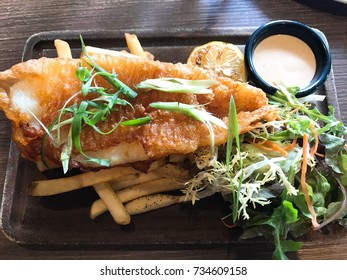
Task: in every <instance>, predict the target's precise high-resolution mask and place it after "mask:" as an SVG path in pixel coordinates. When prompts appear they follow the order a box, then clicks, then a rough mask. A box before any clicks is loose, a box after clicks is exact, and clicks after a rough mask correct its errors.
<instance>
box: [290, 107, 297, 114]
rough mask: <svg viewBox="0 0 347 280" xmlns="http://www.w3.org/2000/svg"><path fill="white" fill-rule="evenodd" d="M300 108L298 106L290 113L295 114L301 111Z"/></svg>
mask: <svg viewBox="0 0 347 280" xmlns="http://www.w3.org/2000/svg"><path fill="white" fill-rule="evenodd" d="M299 110H300V107H296V108H295V109H293V110H291V111H290V112H289V114H294V113H296V112H297V111H299Z"/></svg>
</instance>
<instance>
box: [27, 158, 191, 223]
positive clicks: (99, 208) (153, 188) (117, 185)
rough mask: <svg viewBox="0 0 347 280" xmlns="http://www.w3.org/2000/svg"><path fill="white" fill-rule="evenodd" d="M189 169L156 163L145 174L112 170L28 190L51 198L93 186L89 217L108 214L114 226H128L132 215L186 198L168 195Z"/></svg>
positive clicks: (41, 183) (38, 184) (179, 185)
mask: <svg viewBox="0 0 347 280" xmlns="http://www.w3.org/2000/svg"><path fill="white" fill-rule="evenodd" d="M189 178H190V176H189V172H188V170H186V169H184V168H181V167H179V166H177V165H176V164H173V163H166V162H165V160H159V161H155V162H153V163H152V164H151V167H150V169H149V170H148V172H147V173H144V172H141V171H139V170H137V169H135V168H133V167H118V166H116V167H112V168H109V169H101V170H99V171H90V172H86V173H82V174H79V175H75V176H71V177H66V178H58V179H52V180H41V181H35V182H33V183H32V184H31V185H30V187H29V193H30V195H32V196H50V195H56V194H60V193H65V192H70V191H73V190H77V189H81V188H85V187H93V188H94V189H95V191H96V193H97V194H98V196H99V197H100V199H98V200H96V201H94V203H93V204H92V205H91V208H90V218H91V219H95V218H96V217H98V216H99V215H101V214H103V213H105V212H106V211H109V212H110V214H111V215H112V217H113V219H114V220H115V222H116V223H118V224H120V225H127V224H129V223H130V221H131V216H132V215H136V214H139V213H144V212H147V211H151V210H155V209H159V208H162V207H166V206H170V205H172V204H176V203H181V202H184V201H186V196H185V195H172V194H167V192H170V191H174V190H180V189H183V188H184V183H185V182H186V181H187V180H189Z"/></svg>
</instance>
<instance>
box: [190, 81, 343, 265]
mask: <svg viewBox="0 0 347 280" xmlns="http://www.w3.org/2000/svg"><path fill="white" fill-rule="evenodd" d="M298 91H299V88H294V87H293V88H286V87H284V86H281V87H280V89H279V90H278V91H277V92H276V93H275V94H274V95H268V98H269V103H270V104H271V105H273V106H276V107H277V108H278V119H277V120H275V121H271V122H265V123H263V124H261V125H260V126H258V127H257V128H255V129H253V130H252V131H250V132H248V133H246V134H243V135H239V134H238V130H237V119H236V110H235V104H234V102H233V99H231V101H230V110H229V123H228V141H227V144H226V145H225V146H224V147H220V148H219V151H218V156H217V157H216V158H215V159H213V160H211V159H210V158H209V157H208V156H206V155H207V154H208V153H201V154H200V155H198V156H197V162H198V163H200V164H201V166H200V167H201V170H200V172H198V173H197V174H196V175H195V176H194V178H193V179H191V180H190V181H188V182H187V184H186V187H187V188H186V190H185V191H184V192H185V193H186V194H187V196H189V197H192V201H193V203H194V202H195V200H198V199H202V198H204V197H207V196H210V195H212V194H214V193H221V194H222V195H223V197H224V199H225V200H226V201H227V202H229V203H230V208H231V213H230V215H228V216H227V217H224V218H223V221H224V222H225V223H226V224H228V226H231V227H232V226H240V227H242V229H243V233H242V235H241V238H242V239H249V238H254V237H259V236H262V237H264V238H266V239H268V240H271V242H273V243H274V245H275V250H274V252H273V256H272V257H273V259H287V256H286V252H289V251H297V250H299V249H300V248H301V243H300V242H298V241H296V240H297V238H298V237H300V236H302V235H304V234H306V233H308V232H309V231H311V230H320V229H321V228H323V227H325V226H326V225H328V224H330V223H332V222H334V223H338V224H340V225H341V226H346V225H347V196H346V187H347V152H346V141H345V137H346V133H347V128H346V127H345V126H344V125H343V123H342V122H341V121H338V120H337V119H336V118H335V116H334V109H333V108H332V107H331V106H329V107H328V110H329V112H328V114H327V115H324V114H322V113H321V112H320V111H319V110H318V109H317V108H316V107H314V106H313V105H312V104H313V103H311V101H316V99H317V97H318V99H320V98H319V96H315V95H312V96H311V97H308V98H303V99H298V98H296V97H295V94H296V93H297V92H298Z"/></svg>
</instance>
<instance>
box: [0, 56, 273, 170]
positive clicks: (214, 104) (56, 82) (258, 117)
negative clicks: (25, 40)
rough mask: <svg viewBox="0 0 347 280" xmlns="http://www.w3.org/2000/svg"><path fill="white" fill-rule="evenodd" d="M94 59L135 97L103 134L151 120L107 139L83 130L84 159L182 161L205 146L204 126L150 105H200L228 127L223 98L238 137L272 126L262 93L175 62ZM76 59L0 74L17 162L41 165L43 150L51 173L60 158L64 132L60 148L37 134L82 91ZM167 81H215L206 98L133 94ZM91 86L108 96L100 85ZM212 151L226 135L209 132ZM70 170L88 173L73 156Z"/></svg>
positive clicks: (1, 103)
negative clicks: (232, 110) (151, 82)
mask: <svg viewBox="0 0 347 280" xmlns="http://www.w3.org/2000/svg"><path fill="white" fill-rule="evenodd" d="M92 57H93V60H94V61H95V62H96V63H97V64H98V65H100V66H101V67H102V68H103V69H105V70H107V71H108V72H115V73H116V74H117V78H118V79H119V80H120V81H122V82H123V83H124V84H126V85H127V86H129V87H130V88H132V89H133V90H134V91H136V92H137V94H138V95H137V97H136V98H135V99H134V100H131V101H130V100H129V102H131V104H132V107H133V108H131V107H129V106H123V107H121V108H119V109H118V110H112V111H111V113H110V115H109V117H108V118H107V119H106V120H105V121H103V122H101V123H99V124H98V128H99V129H100V130H102V131H107V130H109V129H111V128H112V127H114V124H115V123H118V122H119V121H120V120H121V119H128V120H131V119H134V118H140V117H144V116H150V119H151V121H150V122H149V123H147V124H144V125H141V126H136V127H131V126H119V127H118V128H117V129H116V130H114V131H113V132H112V133H110V134H107V135H104V134H100V133H97V132H96V131H95V130H94V129H93V128H91V127H90V126H83V127H82V130H81V133H80V139H81V146H82V148H83V151H84V152H85V154H87V155H88V156H90V157H97V158H103V159H107V160H109V162H110V165H111V166H114V165H119V164H125V163H133V162H138V161H145V160H151V159H158V158H161V157H165V156H168V155H170V154H189V153H192V152H194V151H196V150H197V149H198V148H199V147H204V146H208V145H210V138H209V137H208V135H209V130H208V128H207V127H206V125H204V124H203V123H201V122H199V121H196V120H195V119H192V118H190V117H188V116H186V115H182V114H178V113H175V112H168V111H163V110H158V109H155V108H152V107H151V106H149V104H150V103H152V102H159V101H160V102H179V103H185V104H192V105H199V106H200V107H199V109H200V110H204V111H207V112H210V113H211V114H212V115H213V116H215V117H217V118H220V119H221V120H223V121H224V122H225V123H227V115H228V110H229V99H230V96H233V97H234V99H235V104H236V109H237V117H238V124H239V131H240V133H245V132H247V131H249V130H250V129H252V128H254V127H255V126H256V125H257V124H259V123H260V122H261V121H268V120H273V119H274V118H275V117H276V109H274V108H273V107H271V106H268V102H267V98H266V95H265V93H264V92H263V91H262V90H260V89H258V88H255V87H253V86H251V85H248V84H246V83H240V82H235V81H233V80H231V79H228V78H221V77H218V76H217V75H216V74H215V73H214V72H209V71H206V70H204V69H201V68H198V67H194V66H189V65H185V64H181V63H177V64H172V63H164V62H159V61H153V60H148V59H140V58H133V57H127V56H112V55H107V54H93V56H92ZM81 63H83V61H81V59H65V58H40V59H36V60H34V59H33V60H29V61H26V62H22V63H19V64H17V65H14V66H13V67H12V68H11V69H9V70H6V71H4V72H1V73H0V108H1V109H2V110H3V111H4V112H5V114H6V116H7V118H8V119H9V120H10V121H11V122H12V139H13V141H14V142H15V143H16V144H17V146H18V148H19V150H20V152H21V154H22V156H23V157H25V158H27V159H29V160H32V161H34V162H36V163H37V164H38V165H40V163H41V162H42V156H43V155H42V145H43V148H44V151H45V153H44V157H45V161H46V162H47V163H49V166H50V167H57V166H60V165H61V159H60V155H61V151H62V149H63V145H64V141H65V142H66V137H67V128H65V129H64V130H62V134H63V137H62V141H61V143H58V144H57V143H54V141H52V140H51V139H50V138H48V137H46V138H47V140H46V141H44V143H43V139H44V138H45V135H46V131H45V129H44V127H46V128H47V127H49V126H50V125H51V124H52V123H53V122H54V120H55V119H56V118H57V116H58V115H59V112H60V110H61V108H62V107H63V106H64V104H66V102H67V101H68V100H69V98H71V96H73V95H74V94H75V93H77V92H79V91H80V90H81V80H79V79H77V78H76V75H75V72H76V69H77V67H79V65H80V64H81ZM162 77H165V78H166V77H174V78H181V79H187V80H204V79H209V80H214V81H215V84H214V85H213V86H211V89H212V94H203V95H195V94H177V93H170V92H162V91H157V90H151V91H150V92H144V91H141V90H139V89H137V88H136V87H135V85H137V84H138V83H140V82H142V81H144V80H147V79H156V78H162ZM96 81H97V84H98V86H102V87H105V88H108V89H110V90H112V86H111V85H110V84H108V83H107V82H106V81H104V80H103V79H101V78H98V79H96ZM91 96H92V95H90V96H89V95H86V96H83V95H76V97H74V98H72V99H71V101H70V104H78V103H79V102H81V101H82V100H84V99H90V98H92V97H91ZM213 130H214V136H215V144H216V145H221V144H224V143H225V142H226V140H227V131H226V129H225V128H223V127H218V126H215V125H214V126H213ZM69 165H70V168H72V167H82V168H89V167H95V163H94V162H90V161H88V160H86V159H85V157H83V156H82V155H81V154H80V153H79V152H78V151H77V150H76V149H73V150H72V154H71V157H70V162H69Z"/></svg>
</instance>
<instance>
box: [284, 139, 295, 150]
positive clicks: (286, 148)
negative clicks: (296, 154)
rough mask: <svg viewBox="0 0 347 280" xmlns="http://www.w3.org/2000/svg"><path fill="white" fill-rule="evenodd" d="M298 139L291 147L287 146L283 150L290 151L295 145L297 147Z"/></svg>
mask: <svg viewBox="0 0 347 280" xmlns="http://www.w3.org/2000/svg"><path fill="white" fill-rule="evenodd" d="M296 141H297V140H296V138H295V139H294V140H293V142H292V143H291V144H290V145H288V146H285V147H283V150H285V151H290V150H291V149H293V148H294V147H295V145H296Z"/></svg>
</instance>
